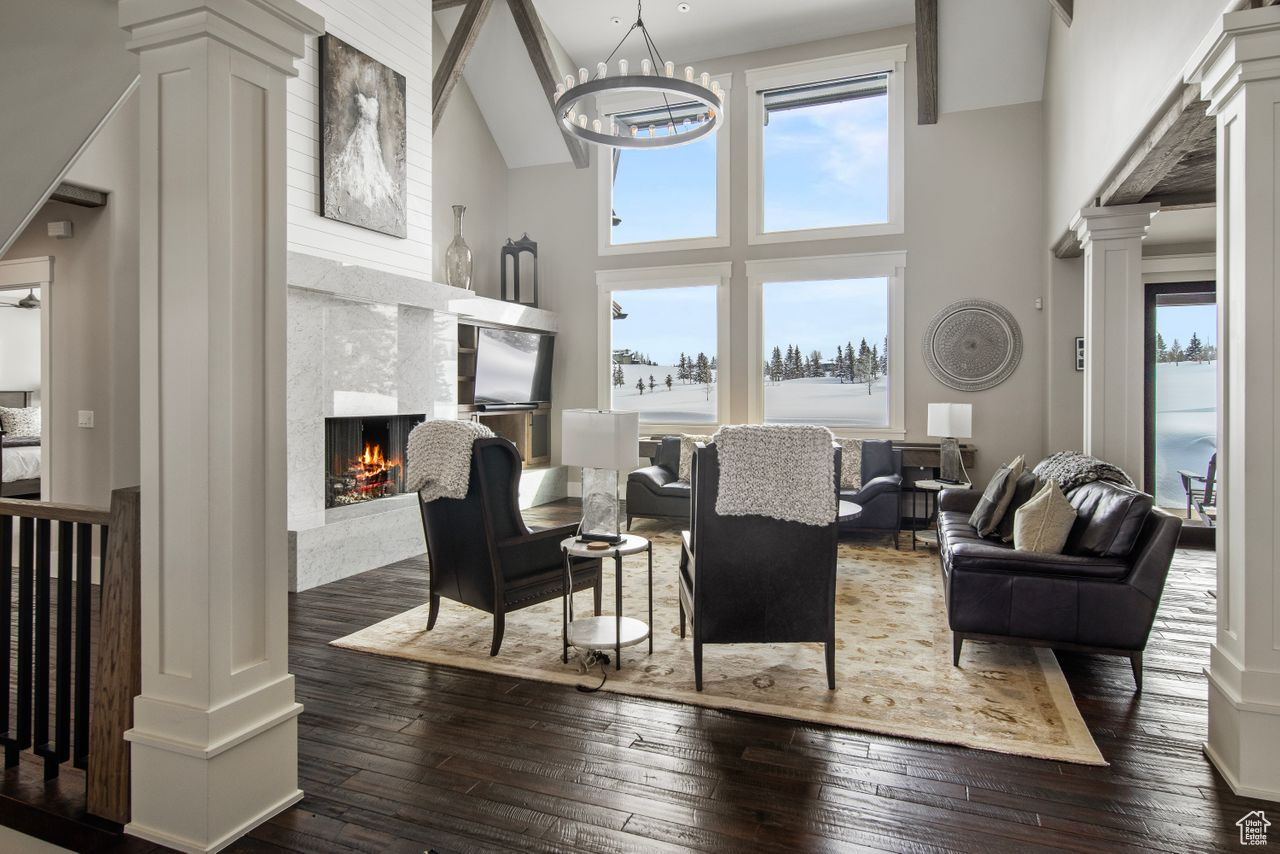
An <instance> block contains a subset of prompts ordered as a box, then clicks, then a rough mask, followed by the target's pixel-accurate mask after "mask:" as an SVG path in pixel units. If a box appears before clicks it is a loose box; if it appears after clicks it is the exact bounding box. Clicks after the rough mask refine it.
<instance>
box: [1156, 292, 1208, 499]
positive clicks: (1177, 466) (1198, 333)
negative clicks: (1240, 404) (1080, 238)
mask: <svg viewBox="0 0 1280 854" xmlns="http://www.w3.org/2000/svg"><path fill="white" fill-rule="evenodd" d="M1146 293H1147V298H1146V307H1147V312H1146V382H1145V393H1146V466H1145V469H1146V484H1145V488H1146V490H1147V492H1149V493H1151V494H1152V495H1154V496H1155V498H1156V504H1157V505H1158V506H1160V507H1163V508H1165V509H1167V510H1169V511H1170V512H1173V513H1177V514H1179V515H1181V516H1183V517H1184V518H1186V519H1190V520H1191V523H1192V524H1207V523H1208V521H1207V520H1208V518H1212V514H1213V512H1214V511H1213V510H1212V509H1207V508H1211V507H1212V497H1213V490H1212V489H1210V492H1209V496H1208V500H1205V499H1204V490H1205V486H1206V483H1207V480H1206V478H1207V477H1210V476H1211V473H1210V463H1211V460H1212V459H1213V458H1214V455H1215V454H1216V452H1217V449H1218V434H1217V429H1218V412H1217V407H1218V307H1217V302H1216V294H1215V287H1214V283H1213V282H1194V283H1187V284H1173V285H1148V286H1147V291H1146ZM1197 501H1199V503H1200V504H1201V505H1202V507H1201V508H1197V506H1196V504H1197Z"/></svg>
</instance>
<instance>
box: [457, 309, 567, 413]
mask: <svg viewBox="0 0 1280 854" xmlns="http://www.w3.org/2000/svg"><path fill="white" fill-rule="evenodd" d="M478 331H479V335H478V336H477V338H476V397H475V402H476V403H477V404H523V403H546V402H549V401H550V400H551V354H552V351H553V350H554V347H555V342H556V339H555V336H554V335H547V334H544V333H541V332H524V331H521V330H518V329H494V328H491V327H486V326H482V327H480V329H479V330H478Z"/></svg>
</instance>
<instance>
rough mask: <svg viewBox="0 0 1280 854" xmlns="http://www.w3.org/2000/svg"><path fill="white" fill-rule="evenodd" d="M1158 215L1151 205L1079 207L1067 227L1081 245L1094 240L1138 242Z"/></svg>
mask: <svg viewBox="0 0 1280 854" xmlns="http://www.w3.org/2000/svg"><path fill="white" fill-rule="evenodd" d="M1159 212H1160V205H1158V204H1155V203H1148V204H1142V205H1109V206H1105V207H1092V208H1081V209H1080V211H1079V212H1078V213H1077V214H1076V215H1075V216H1073V217H1072V218H1071V224H1070V226H1068V227H1069V228H1070V229H1071V231H1072V232H1073V233H1074V234H1075V235H1076V237H1077V238H1078V239H1079V240H1080V243H1081V244H1082V245H1085V246H1087V245H1089V243H1090V242H1092V241H1095V240H1122V239H1125V238H1131V237H1136V238H1138V239H1141V238H1143V237H1146V236H1147V229H1148V228H1150V227H1151V218H1152V217H1153V216H1155V215H1156V214H1157V213H1159Z"/></svg>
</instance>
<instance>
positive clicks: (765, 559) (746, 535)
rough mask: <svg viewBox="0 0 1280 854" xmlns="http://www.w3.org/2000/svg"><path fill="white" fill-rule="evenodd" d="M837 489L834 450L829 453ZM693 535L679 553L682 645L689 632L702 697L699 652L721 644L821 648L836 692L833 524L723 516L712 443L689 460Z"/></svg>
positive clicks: (685, 536) (836, 536) (690, 532)
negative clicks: (689, 629) (719, 508)
mask: <svg viewBox="0 0 1280 854" xmlns="http://www.w3.org/2000/svg"><path fill="white" fill-rule="evenodd" d="M835 454H836V476H835V480H834V481H833V482H832V484H831V486H832V489H833V490H838V489H839V487H840V448H838V447H837V448H836V449H835ZM692 481H693V510H692V514H691V528H690V530H688V531H684V532H683V544H682V549H681V552H680V637H682V638H683V637H684V636H685V621H686V619H687V620H688V621H689V622H690V623H691V624H692V629H693V673H694V684H695V686H696V688H697V689H698V690H699V691H701V690H702V646H703V644H724V643H806V642H820V643H823V644H825V645H826V663H827V687H828V688H830V689H833V690H834V689H835V687H836V681H835V680H836V671H835V648H836V624H835V613H836V599H835V597H836V546H837V542H838V540H839V530H838V524H837V522H836V520H835V518H834V516H833V517H832V519H831V524H830V525H827V526H825V527H821V528H819V527H815V526H812V525H803V524H800V523H799V522H786V521H782V520H778V519H770V518H766V517H764V516H721V515H719V514H718V513H716V496H717V494H719V491H720V458H719V454H718V452H717V450H716V446H715V444H714V443H712V444H710V445H707V446H705V447H699V448H698V449H697V451H696V452H695V453H694V460H693V477H692Z"/></svg>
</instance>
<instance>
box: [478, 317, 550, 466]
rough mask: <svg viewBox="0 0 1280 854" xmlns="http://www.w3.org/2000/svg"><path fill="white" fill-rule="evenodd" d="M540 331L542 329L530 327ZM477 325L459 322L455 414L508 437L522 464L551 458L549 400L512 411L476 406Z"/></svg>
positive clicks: (546, 460)
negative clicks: (481, 408)
mask: <svg viewBox="0 0 1280 854" xmlns="http://www.w3.org/2000/svg"><path fill="white" fill-rule="evenodd" d="M531 331H537V332H541V331H544V330H540V329H539V330H531ZM478 339H479V326H477V325H476V324H473V323H459V324H458V417H459V418H463V419H469V420H470V419H474V420H476V421H479V422H480V423H482V424H484V425H485V426H486V427H488V428H489V429H490V430H492V431H493V432H494V433H496V434H498V435H499V436H502V437H503V438H506V439H510V440H511V442H512V443H513V444H514V445H515V446H516V450H517V451H519V452H520V459H522V460H524V467H525V468H532V467H534V466H545V465H548V464H549V463H550V462H551V404H549V403H543V404H539V405H538V408H537V409H528V410H520V411H515V412H510V411H508V412H482V411H481V410H479V409H477V408H476V405H475V404H476V346H477V344H478Z"/></svg>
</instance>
